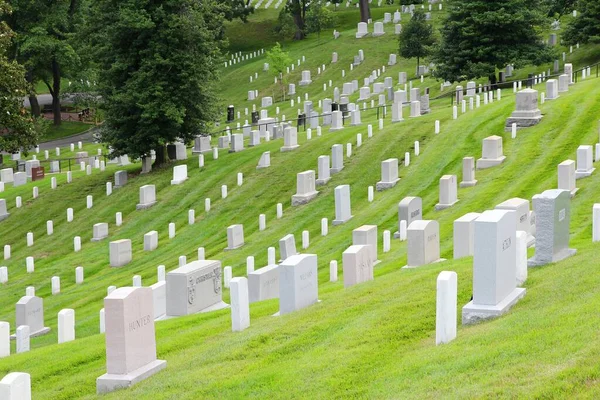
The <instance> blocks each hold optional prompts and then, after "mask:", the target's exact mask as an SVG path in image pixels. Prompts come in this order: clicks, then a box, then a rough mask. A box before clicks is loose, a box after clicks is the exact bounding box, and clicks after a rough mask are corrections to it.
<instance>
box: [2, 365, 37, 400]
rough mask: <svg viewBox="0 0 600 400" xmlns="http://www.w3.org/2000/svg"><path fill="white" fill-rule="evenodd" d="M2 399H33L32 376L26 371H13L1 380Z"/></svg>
mask: <svg viewBox="0 0 600 400" xmlns="http://www.w3.org/2000/svg"><path fill="white" fill-rule="evenodd" d="M0 399H2V400H31V376H30V375H29V374H27V373H25V372H11V373H10V374H8V375H6V376H5V377H4V378H2V380H1V381H0Z"/></svg>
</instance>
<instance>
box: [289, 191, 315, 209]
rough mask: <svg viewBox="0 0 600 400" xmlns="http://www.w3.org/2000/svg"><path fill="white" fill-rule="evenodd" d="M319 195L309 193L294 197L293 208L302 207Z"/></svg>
mask: <svg viewBox="0 0 600 400" xmlns="http://www.w3.org/2000/svg"><path fill="white" fill-rule="evenodd" d="M318 194H319V192H316V191H315V192H311V193H307V194H303V195H299V194H295V195H293V196H292V207H296V206H301V205H303V204H306V203H308V202H309V201H311V200H312V199H314V198H315V197H317V195H318Z"/></svg>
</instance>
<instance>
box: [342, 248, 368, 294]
mask: <svg viewBox="0 0 600 400" xmlns="http://www.w3.org/2000/svg"><path fill="white" fill-rule="evenodd" d="M371 254H372V250H371V249H370V246H369V245H352V246H350V247H348V249H346V251H344V252H343V253H342V263H343V269H344V287H350V286H354V285H356V284H359V283H362V282H367V281H372V280H373V260H372V258H371V257H372V256H371Z"/></svg>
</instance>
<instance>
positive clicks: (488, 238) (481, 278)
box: [462, 210, 525, 325]
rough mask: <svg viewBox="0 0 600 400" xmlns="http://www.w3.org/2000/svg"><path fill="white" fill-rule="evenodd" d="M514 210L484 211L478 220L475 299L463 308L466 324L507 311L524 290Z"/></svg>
mask: <svg viewBox="0 0 600 400" xmlns="http://www.w3.org/2000/svg"><path fill="white" fill-rule="evenodd" d="M513 213H514V211H508V210H488V211H484V212H483V213H482V214H481V216H480V217H479V218H477V220H476V221H475V247H474V249H475V251H474V255H473V300H472V301H471V302H469V303H468V304H467V305H465V306H464V307H463V309H462V323H463V325H468V324H472V323H475V322H478V321H481V320H485V319H489V318H495V317H498V316H500V315H502V314H504V313H506V312H507V311H508V310H509V309H510V308H511V307H512V306H513V305H514V304H515V303H516V302H517V301H518V300H519V299H520V298H522V297H523V296H524V295H525V289H521V288H517V287H516V285H517V268H516V265H517V264H516V262H517V253H516V233H517V230H516V223H515V218H514V215H512V214H513Z"/></svg>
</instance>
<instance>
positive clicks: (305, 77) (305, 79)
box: [298, 71, 312, 86]
mask: <svg viewBox="0 0 600 400" xmlns="http://www.w3.org/2000/svg"><path fill="white" fill-rule="evenodd" d="M311 83H312V79H310V71H302V80H301V81H300V82H299V83H298V85H299V86H307V85H310V84H311Z"/></svg>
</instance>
